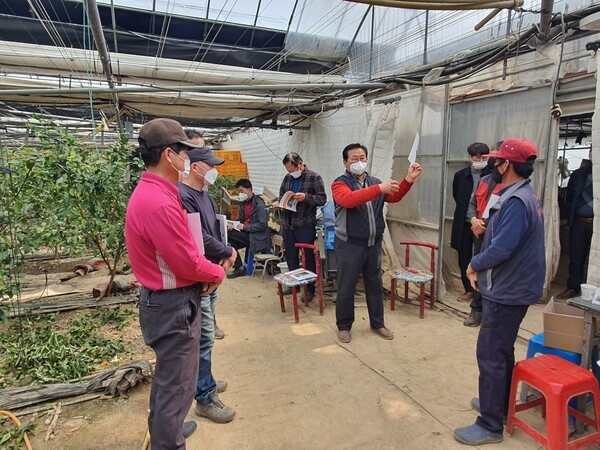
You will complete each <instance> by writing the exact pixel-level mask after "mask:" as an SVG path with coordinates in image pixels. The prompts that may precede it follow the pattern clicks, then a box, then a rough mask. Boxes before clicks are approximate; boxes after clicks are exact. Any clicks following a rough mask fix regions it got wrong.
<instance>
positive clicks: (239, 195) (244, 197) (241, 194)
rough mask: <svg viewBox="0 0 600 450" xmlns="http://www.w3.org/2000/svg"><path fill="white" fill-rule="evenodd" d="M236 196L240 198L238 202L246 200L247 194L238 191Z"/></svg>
mask: <svg viewBox="0 0 600 450" xmlns="http://www.w3.org/2000/svg"><path fill="white" fill-rule="evenodd" d="M238 198H239V199H240V202H244V201H246V200H248V194H244V193H243V192H240V193H239V194H238Z"/></svg>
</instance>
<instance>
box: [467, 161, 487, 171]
mask: <svg viewBox="0 0 600 450" xmlns="http://www.w3.org/2000/svg"><path fill="white" fill-rule="evenodd" d="M471 167H473V169H475V170H482V169H485V168H486V167H487V161H473V162H472V163H471Z"/></svg>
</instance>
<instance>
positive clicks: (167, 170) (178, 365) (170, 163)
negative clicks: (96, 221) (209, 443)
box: [125, 119, 225, 450]
mask: <svg viewBox="0 0 600 450" xmlns="http://www.w3.org/2000/svg"><path fill="white" fill-rule="evenodd" d="M139 143H140V154H141V157H142V160H143V161H144V165H145V166H146V171H144V172H143V173H142V178H141V180H140V182H139V183H138V185H137V186H136V188H135V190H134V191H133V194H132V195H131V198H130V199H129V204H128V205H127V215H126V219H125V239H126V243H127V250H128V252H129V259H130V261H131V267H132V269H133V273H134V275H135V276H136V278H137V279H138V281H139V282H140V283H141V284H142V290H141V293H140V311H139V312H140V327H141V329H142V334H143V336H144V342H145V343H146V345H149V346H150V347H152V350H154V353H155V354H156V367H155V371H154V378H153V380H152V388H151V391H150V415H149V417H148V428H149V430H150V435H151V442H152V449H153V450H160V449H169V450H172V449H173V450H174V449H178V450H183V449H185V437H187V436H189V435H190V434H191V433H193V432H194V430H195V429H196V423H195V422H186V423H185V424H184V419H185V416H186V415H187V413H188V411H189V409H190V406H191V404H192V400H193V398H194V392H195V390H196V381H197V378H198V351H199V342H200V320H199V314H198V311H199V309H200V304H199V302H200V295H209V294H210V293H211V292H212V291H214V290H215V289H216V288H217V286H218V285H219V284H220V283H221V282H222V281H223V278H224V276H225V272H224V271H223V268H222V267H221V266H219V265H218V264H213V263H211V262H210V261H208V260H207V259H206V258H205V257H204V255H201V254H200V253H199V252H198V248H197V246H196V242H195V241H194V238H193V236H192V234H191V232H190V229H189V226H188V221H187V216H186V214H185V212H184V211H183V208H182V206H181V203H180V201H179V191H178V189H177V181H178V180H179V178H180V177H182V176H183V174H184V173H186V172H188V173H189V159H188V158H187V152H188V150H190V149H191V148H193V147H197V146H198V145H197V144H194V143H193V142H190V141H188V140H187V137H186V135H185V133H184V131H183V128H182V127H181V125H180V124H179V122H177V121H175V120H171V119H154V120H151V121H150V122H148V123H146V124H145V125H144V126H143V127H142V128H141V129H140V133H139Z"/></svg>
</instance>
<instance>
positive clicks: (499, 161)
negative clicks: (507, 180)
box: [494, 159, 508, 167]
mask: <svg viewBox="0 0 600 450" xmlns="http://www.w3.org/2000/svg"><path fill="white" fill-rule="evenodd" d="M506 162H508V159H496V164H494V167H500V166H502V165H504V163H506Z"/></svg>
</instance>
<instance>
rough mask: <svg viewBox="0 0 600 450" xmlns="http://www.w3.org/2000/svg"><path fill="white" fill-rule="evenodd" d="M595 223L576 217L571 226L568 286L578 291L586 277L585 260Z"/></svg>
mask: <svg viewBox="0 0 600 450" xmlns="http://www.w3.org/2000/svg"><path fill="white" fill-rule="evenodd" d="M592 230H593V224H591V223H589V224H588V223H582V222H580V221H579V220H577V218H575V220H574V222H573V225H571V228H569V278H568V279H567V287H568V288H569V289H573V290H575V291H577V292H580V291H581V283H583V280H584V278H585V274H584V273H583V270H584V268H585V260H586V258H587V257H588V255H589V253H590V245H591V243H592Z"/></svg>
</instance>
